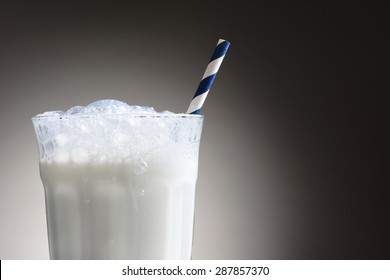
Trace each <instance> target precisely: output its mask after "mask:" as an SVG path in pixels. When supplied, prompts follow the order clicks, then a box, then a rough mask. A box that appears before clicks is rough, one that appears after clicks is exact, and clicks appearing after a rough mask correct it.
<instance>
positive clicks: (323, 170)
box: [0, 1, 390, 259]
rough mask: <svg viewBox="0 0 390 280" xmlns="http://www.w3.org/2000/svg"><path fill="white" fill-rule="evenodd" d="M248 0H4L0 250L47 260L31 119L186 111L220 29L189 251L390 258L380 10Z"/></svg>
mask: <svg viewBox="0 0 390 280" xmlns="http://www.w3.org/2000/svg"><path fill="white" fill-rule="evenodd" d="M177 2H179V1H177ZM252 2H253V3H254V2H256V1H250V2H248V3H246V2H245V1H234V2H229V1H224V2H218V1H208V2H204V3H202V2H201V1H195V2H191V3H187V1H180V3H181V4H176V5H174V4H169V3H168V2H167V1H161V3H160V4H152V3H151V2H149V1H147V3H146V4H140V3H138V2H131V1H127V2H123V3H119V2H115V1H106V2H99V3H97V2H96V1H95V2H91V3H83V4H81V2H74V3H72V2H69V1H66V2H65V1H64V2H59V1H50V2H47V3H46V2H42V1H25V2H23V1H1V2H0V95H1V109H0V131H1V134H0V135H1V136H0V139H1V145H0V155H1V157H0V167H1V168H0V178H1V179H0V227H1V228H0V229H1V230H0V258H1V259H46V258H48V244H47V233H46V220H45V218H46V217H45V208H44V193H43V187H42V184H41V181H40V178H39V171H38V152H37V146H36V141H35V136H34V132H33V129H32V125H31V121H30V119H31V117H33V116H34V115H36V114H38V113H41V112H44V111H47V110H55V109H58V110H65V109H67V108H69V107H71V106H74V105H77V104H82V105H86V104H88V103H90V102H92V101H95V100H98V99H102V98H113V99H118V100H122V101H125V102H127V103H129V104H138V105H150V106H153V107H155V108H156V109H157V110H167V109H168V110H171V111H175V112H183V111H185V110H186V109H187V107H188V104H189V102H190V99H191V98H192V96H193V93H194V91H195V89H196V87H197V85H198V83H199V81H200V79H201V77H202V75H203V71H204V69H205V67H206V65H207V63H208V60H209V58H210V56H211V53H212V51H213V49H214V46H215V44H216V42H217V40H218V39H219V38H224V39H226V40H229V41H230V42H231V44H232V45H231V48H230V50H229V52H228V55H227V57H226V59H225V61H224V63H223V64H222V68H221V69H220V71H219V73H218V76H217V78H216V81H215V83H214V85H213V87H212V90H211V92H210V94H209V96H208V99H207V101H206V103H205V106H204V109H203V111H202V113H203V114H204V115H205V116H206V119H205V125H204V131H203V136H202V143H201V153H200V168H199V179H198V185H197V199H196V223H195V239H194V250H193V258H194V259H381V258H389V256H390V253H389V252H390V250H389V249H390V244H389V236H390V231H389V222H388V220H389V218H388V214H389V212H390V211H389V210H390V206H389V199H390V193H389V185H390V184H389V175H388V169H389V158H390V156H389V149H388V147H387V146H386V145H385V144H386V142H388V141H386V140H388V138H387V136H386V134H385V132H388V129H389V123H390V122H389V113H388V112H389V110H388V107H389V98H388V93H389V90H388V86H387V85H384V82H383V80H384V79H388V75H387V76H385V73H386V72H385V71H384V70H387V71H388V63H387V62H388V61H387V62H386V59H385V56H383V54H382V52H381V49H384V48H385V46H386V45H385V43H386V36H385V34H386V33H385V31H386V30H387V31H388V28H389V20H388V18H385V15H384V12H383V8H382V7H380V6H376V7H369V6H366V5H365V4H364V5H360V4H357V3H355V4H354V6H350V5H344V4H342V2H338V3H337V4H329V3H328V4H318V3H317V4H313V3H311V2H309V1H308V3H306V4H305V5H303V4H293V3H292V1H291V3H290V4H286V3H284V4H281V3H275V4H274V5H273V6H271V5H268V4H264V3H263V2H260V3H257V4H256V6H254V5H253V4H249V3H252ZM124 3H126V4H124ZM386 65H387V67H386ZM387 73H388V72H387Z"/></svg>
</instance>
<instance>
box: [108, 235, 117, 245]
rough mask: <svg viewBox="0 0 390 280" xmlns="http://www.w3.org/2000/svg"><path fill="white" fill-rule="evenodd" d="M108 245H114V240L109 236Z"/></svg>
mask: <svg viewBox="0 0 390 280" xmlns="http://www.w3.org/2000/svg"><path fill="white" fill-rule="evenodd" d="M108 243H110V244H114V243H115V239H114V238H112V237H111V236H110V237H109V238H108Z"/></svg>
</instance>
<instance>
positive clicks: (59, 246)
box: [32, 100, 203, 259]
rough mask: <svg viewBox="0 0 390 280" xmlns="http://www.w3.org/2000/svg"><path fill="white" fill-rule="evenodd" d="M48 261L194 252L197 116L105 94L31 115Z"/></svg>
mask: <svg viewBox="0 0 390 280" xmlns="http://www.w3.org/2000/svg"><path fill="white" fill-rule="evenodd" d="M32 122H33V125H34V128H35V132H36V136H37V142H38V147H39V166H40V174H41V179H42V182H43V185H44V189H45V199H46V214H47V224H48V236H49V249H50V258H51V259H190V258H191V249H192V239H193V224H194V203H195V183H196V179H197V173H198V153H199V142H200V137H201V131H202V125H203V116H200V115H188V114H174V113H172V112H168V111H166V112H162V113H157V112H156V111H155V110H154V109H153V108H150V107H139V106H129V105H127V104H126V103H123V102H120V101H116V100H101V101H97V102H94V103H92V104H90V105H88V106H85V107H82V106H76V107H73V108H71V109H69V110H68V111H67V112H61V111H52V112H46V113H43V114H39V115H37V116H35V117H34V118H33V119H32Z"/></svg>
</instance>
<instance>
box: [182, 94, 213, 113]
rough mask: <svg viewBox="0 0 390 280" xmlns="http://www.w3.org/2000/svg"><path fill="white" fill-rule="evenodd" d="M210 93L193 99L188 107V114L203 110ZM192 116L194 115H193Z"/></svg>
mask: <svg viewBox="0 0 390 280" xmlns="http://www.w3.org/2000/svg"><path fill="white" fill-rule="evenodd" d="M208 92H209V91H206V92H205V93H204V94H201V95H198V96H195V97H194V99H192V102H191V104H190V107H188V110H187V111H188V112H195V111H196V110H199V108H201V107H202V106H203V103H204V101H205V100H206V97H207V94H208ZM199 111H200V110H199ZM191 114H194V113H191Z"/></svg>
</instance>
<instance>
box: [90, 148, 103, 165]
mask: <svg viewBox="0 0 390 280" xmlns="http://www.w3.org/2000/svg"><path fill="white" fill-rule="evenodd" d="M88 156H89V158H90V160H91V161H92V162H98V161H99V160H100V158H101V157H102V153H101V152H100V151H99V149H98V147H97V146H92V147H90V148H89V150H88Z"/></svg>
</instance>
